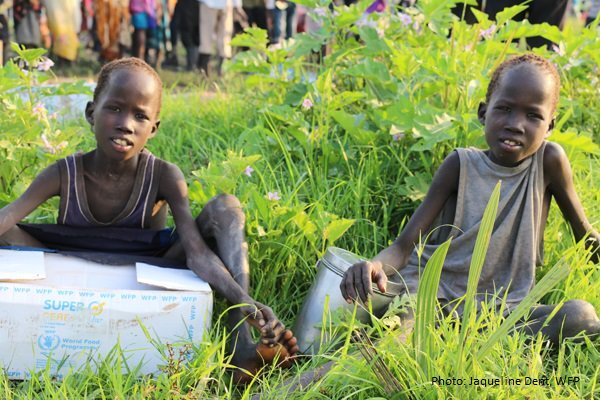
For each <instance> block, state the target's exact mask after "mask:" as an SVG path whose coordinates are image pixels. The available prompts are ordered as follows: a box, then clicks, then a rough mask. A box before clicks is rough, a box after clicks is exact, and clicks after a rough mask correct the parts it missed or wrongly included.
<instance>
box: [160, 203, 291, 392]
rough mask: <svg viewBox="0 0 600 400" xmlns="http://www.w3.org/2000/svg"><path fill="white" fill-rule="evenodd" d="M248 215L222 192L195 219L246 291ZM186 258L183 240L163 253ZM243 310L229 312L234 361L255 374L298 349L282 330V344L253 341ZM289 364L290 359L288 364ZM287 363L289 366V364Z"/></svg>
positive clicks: (240, 375) (242, 378) (243, 378)
mask: <svg viewBox="0 0 600 400" xmlns="http://www.w3.org/2000/svg"><path fill="white" fill-rule="evenodd" d="M245 223H246V216H245V214H244V212H243V210H242V205H241V204H240V201H239V200H238V199H237V198H236V197H235V196H232V195H227V194H221V195H218V196H215V197H213V198H212V199H211V200H210V201H209V202H208V203H207V204H206V205H205V206H204V208H203V209H202V211H201V212H200V215H198V217H197V218H196V224H197V225H198V229H199V231H200V234H201V235H202V238H203V239H204V240H205V241H206V242H207V244H208V245H209V246H210V247H211V249H212V250H213V251H215V253H216V254H217V256H218V257H219V258H220V259H221V261H223V264H224V265H225V267H226V268H227V270H228V271H229V273H230V274H231V276H232V277H233V279H234V280H235V281H236V282H237V283H238V284H239V285H240V287H241V288H242V289H244V291H246V292H248V290H249V287H250V266H249V262H248V244H247V243H246V236H245V233H244V230H245ZM182 256H183V257H184V256H185V255H184V254H183V248H182V246H181V243H179V242H177V243H175V244H174V245H173V247H172V248H171V249H169V250H168V251H167V253H166V254H165V255H164V257H165V258H173V259H181V257H182ZM244 320H245V316H244V315H243V314H242V312H241V311H240V310H239V309H238V308H235V309H233V310H231V311H230V312H229V314H228V325H229V327H230V332H231V336H230V337H231V339H230V341H229V345H230V351H231V352H232V353H233V354H234V358H233V363H234V364H235V365H238V366H240V367H241V368H243V369H246V370H249V371H250V372H252V373H254V372H255V371H257V370H258V369H260V367H261V366H262V365H263V364H264V363H266V362H271V361H273V360H274V359H275V358H276V357H279V360H280V361H284V360H285V359H286V358H287V357H288V355H290V356H291V355H294V354H295V353H296V352H297V347H296V338H294V336H293V334H292V332H291V331H289V330H286V331H284V332H283V334H282V337H281V339H280V340H279V343H280V344H281V346H279V345H278V346H275V347H274V348H268V347H267V346H266V345H262V344H261V343H259V344H258V345H257V344H256V343H255V342H254V340H253V338H252V335H251V333H250V325H249V324H248V323H246V322H242V321H244ZM287 364H289V362H288V363H287ZM287 364H286V365H287ZM251 378H252V376H250V375H248V374H246V373H244V372H241V371H239V373H238V371H236V376H235V379H236V381H240V382H244V381H247V380H249V379H251Z"/></svg>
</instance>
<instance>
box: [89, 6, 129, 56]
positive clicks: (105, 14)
mask: <svg viewBox="0 0 600 400" xmlns="http://www.w3.org/2000/svg"><path fill="white" fill-rule="evenodd" d="M94 12H95V16H96V35H97V37H98V40H99V42H100V60H101V61H112V60H116V59H117V58H121V57H123V50H124V49H123V46H122V45H121V41H120V39H121V33H122V31H123V29H126V30H127V29H128V26H129V7H128V4H127V0H94Z"/></svg>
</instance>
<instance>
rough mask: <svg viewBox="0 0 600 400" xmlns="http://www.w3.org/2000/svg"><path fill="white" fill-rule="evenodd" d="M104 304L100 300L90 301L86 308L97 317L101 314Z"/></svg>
mask: <svg viewBox="0 0 600 400" xmlns="http://www.w3.org/2000/svg"><path fill="white" fill-rule="evenodd" d="M105 304H106V302H104V301H103V302H102V303H100V302H99V301H92V302H91V303H90V304H89V305H88V309H89V310H90V311H91V312H92V315H93V316H95V317H97V316H98V315H100V314H102V312H103V311H104V305H105Z"/></svg>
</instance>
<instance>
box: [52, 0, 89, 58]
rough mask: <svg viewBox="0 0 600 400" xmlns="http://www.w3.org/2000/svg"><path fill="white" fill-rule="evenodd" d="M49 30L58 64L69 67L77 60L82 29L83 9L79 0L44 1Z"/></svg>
mask: <svg viewBox="0 0 600 400" xmlns="http://www.w3.org/2000/svg"><path fill="white" fill-rule="evenodd" d="M43 4H44V7H45V9H46V17H47V18H48V28H49V29H50V34H51V36H52V53H53V54H54V55H55V56H56V57H57V60H58V61H57V64H65V65H69V64H71V63H72V62H73V61H75V60H77V50H78V49H79V38H78V36H77V34H78V32H79V28H80V27H81V8H80V7H79V1H78V0H44V2H43Z"/></svg>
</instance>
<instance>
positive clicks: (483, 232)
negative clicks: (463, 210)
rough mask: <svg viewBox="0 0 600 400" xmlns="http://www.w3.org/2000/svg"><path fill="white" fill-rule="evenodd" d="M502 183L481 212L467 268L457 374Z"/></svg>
mask: <svg viewBox="0 0 600 400" xmlns="http://www.w3.org/2000/svg"><path fill="white" fill-rule="evenodd" d="M501 185H502V182H501V181H498V183H497V184H496V187H495V188H494V190H493V191H492V194H491V196H490V199H489V200H488V204H487V206H486V207H485V211H484V212H483V218H482V219H481V224H480V226H479V232H478V233H477V239H476V240H475V247H474V249H473V256H472V257H471V264H470V266H469V279H468V281H467V291H466V293H465V306H464V309H463V315H462V324H461V328H460V344H461V349H460V355H459V359H458V363H459V367H458V371H459V373H461V372H462V360H463V354H464V350H465V338H466V336H467V334H468V332H469V331H470V328H471V327H472V326H473V324H474V321H473V320H474V318H475V314H476V306H475V300H476V298H477V297H476V296H477V285H478V283H479V277H480V276H481V270H482V269H483V263H484V262H485V256H486V254H487V249H488V246H489V244H490V238H491V237H492V231H493V229H494V222H495V221H496V214H497V212H498V203H499V201H500V188H501Z"/></svg>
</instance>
